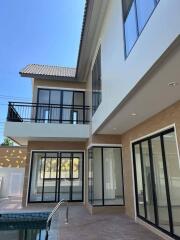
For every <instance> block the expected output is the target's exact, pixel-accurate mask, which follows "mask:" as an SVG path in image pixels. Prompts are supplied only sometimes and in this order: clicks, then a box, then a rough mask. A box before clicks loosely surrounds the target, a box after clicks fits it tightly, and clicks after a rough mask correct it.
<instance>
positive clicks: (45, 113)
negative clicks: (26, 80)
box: [7, 102, 89, 124]
mask: <svg viewBox="0 0 180 240" xmlns="http://www.w3.org/2000/svg"><path fill="white" fill-rule="evenodd" d="M7 121H10V122H38V123H69V124H87V123H88V122H89V107H88V106H82V105H58V104H44V103H27V102H9V105H8V116H7Z"/></svg>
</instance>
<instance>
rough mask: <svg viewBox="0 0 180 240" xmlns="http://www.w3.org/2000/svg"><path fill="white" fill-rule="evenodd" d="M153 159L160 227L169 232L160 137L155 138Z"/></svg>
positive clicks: (153, 140) (152, 141) (152, 142)
mask: <svg viewBox="0 0 180 240" xmlns="http://www.w3.org/2000/svg"><path fill="white" fill-rule="evenodd" d="M151 144H152V155H153V156H152V157H153V165H154V177H155V184H156V196H157V208H158V216H159V219H158V221H159V226H160V227H162V228H164V229H166V230H168V231H169V215H168V204H167V193H166V186H165V176H164V166H163V158H162V149H161V141H160V137H156V138H153V139H152V140H151Z"/></svg>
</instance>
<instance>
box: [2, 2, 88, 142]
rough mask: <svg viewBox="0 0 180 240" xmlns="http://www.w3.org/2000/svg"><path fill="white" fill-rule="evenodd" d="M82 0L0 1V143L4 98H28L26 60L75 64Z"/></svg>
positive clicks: (6, 99) (65, 64)
mask: <svg viewBox="0 0 180 240" xmlns="http://www.w3.org/2000/svg"><path fill="white" fill-rule="evenodd" d="M84 4H85V0H25V1H24V0H15V1H14V0H2V1H1V14H0V29H1V37H0V143H1V142H2V140H3V127H4V123H3V122H4V121H5V118H6V114H7V103H8V101H31V81H30V79H27V78H21V77H20V76H19V74H18V73H19V71H20V70H21V69H22V68H23V67H24V66H26V65H27V64H29V63H38V64H49V65H59V66H67V67H75V66H76V62H77V54H78V49H79V41H80V33H81V27H82V18H83V11H84Z"/></svg>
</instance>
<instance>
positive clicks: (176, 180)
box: [133, 129, 180, 237]
mask: <svg viewBox="0 0 180 240" xmlns="http://www.w3.org/2000/svg"><path fill="white" fill-rule="evenodd" d="M133 157H134V175H135V189H136V205H137V215H138V217H140V218H142V219H143V220H145V221H148V222H149V223H151V224H152V225H154V226H156V227H158V228H159V229H161V230H162V231H164V232H166V233H168V234H169V235H171V236H173V237H177V236H178V237H180V159H179V158H178V150H177V145H176V137H175V133H174V129H169V130H166V131H164V132H162V133H159V134H156V135H154V136H151V137H148V138H146V139H143V140H140V141H138V142H136V143H134V144H133Z"/></svg>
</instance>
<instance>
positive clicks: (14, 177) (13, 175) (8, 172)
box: [0, 167, 25, 198]
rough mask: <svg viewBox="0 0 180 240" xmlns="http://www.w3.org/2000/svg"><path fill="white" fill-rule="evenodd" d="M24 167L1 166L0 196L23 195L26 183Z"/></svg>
mask: <svg viewBox="0 0 180 240" xmlns="http://www.w3.org/2000/svg"><path fill="white" fill-rule="evenodd" d="M24 171H25V169H24V168H6V167H2V168H0V178H1V177H2V183H1V186H0V197H5V198H6V197H9V196H21V195H22V191H23V183H24Z"/></svg>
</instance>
